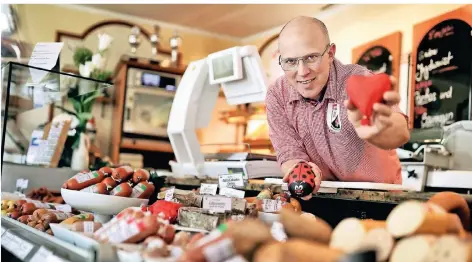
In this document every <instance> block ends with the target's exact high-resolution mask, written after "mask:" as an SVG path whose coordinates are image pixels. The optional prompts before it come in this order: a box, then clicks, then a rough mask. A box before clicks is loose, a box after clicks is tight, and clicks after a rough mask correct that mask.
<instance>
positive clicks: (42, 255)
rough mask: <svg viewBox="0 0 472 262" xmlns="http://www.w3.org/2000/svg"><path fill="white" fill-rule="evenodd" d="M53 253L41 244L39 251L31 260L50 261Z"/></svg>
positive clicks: (33, 261)
mask: <svg viewBox="0 0 472 262" xmlns="http://www.w3.org/2000/svg"><path fill="white" fill-rule="evenodd" d="M51 255H52V252H51V251H49V250H48V249H47V248H45V247H43V246H41V247H40V248H39V249H38V251H36V253H35V254H34V256H33V257H32V258H31V260H30V262H43V261H48V259H49V257H50V256H51Z"/></svg>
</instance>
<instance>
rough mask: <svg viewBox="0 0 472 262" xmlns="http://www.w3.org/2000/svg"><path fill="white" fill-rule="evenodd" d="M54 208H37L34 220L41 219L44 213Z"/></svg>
mask: <svg viewBox="0 0 472 262" xmlns="http://www.w3.org/2000/svg"><path fill="white" fill-rule="evenodd" d="M51 210H52V209H44V208H40V209H36V210H35V211H34V212H33V218H34V220H40V219H41V217H42V216H43V215H44V214H47V213H48V212H50V211H51Z"/></svg>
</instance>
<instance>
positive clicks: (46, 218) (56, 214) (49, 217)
mask: <svg viewBox="0 0 472 262" xmlns="http://www.w3.org/2000/svg"><path fill="white" fill-rule="evenodd" d="M73 216H74V215H73V214H71V213H64V212H62V211H57V210H54V211H51V212H48V213H46V214H44V215H42V216H41V221H43V224H44V225H49V224H50V223H60V222H62V221H64V220H66V219H68V218H70V217H73Z"/></svg>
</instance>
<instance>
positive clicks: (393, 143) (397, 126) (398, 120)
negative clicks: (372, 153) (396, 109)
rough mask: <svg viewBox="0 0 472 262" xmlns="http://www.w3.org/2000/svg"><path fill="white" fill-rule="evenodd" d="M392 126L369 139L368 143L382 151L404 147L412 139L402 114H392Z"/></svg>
mask: <svg viewBox="0 0 472 262" xmlns="http://www.w3.org/2000/svg"><path fill="white" fill-rule="evenodd" d="M391 117H392V122H393V123H392V125H391V126H390V127H388V128H387V129H385V130H384V131H382V132H381V133H379V134H378V135H376V136H374V137H372V138H370V139H368V142H369V143H371V144H373V145H375V146H377V147H379V148H382V149H395V148H398V147H400V146H402V145H404V144H405V143H406V142H408V140H409V139H410V132H409V131H408V122H407V121H406V119H405V116H403V115H402V114H400V113H393V114H392V116H391Z"/></svg>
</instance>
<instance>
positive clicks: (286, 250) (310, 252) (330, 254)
mask: <svg viewBox="0 0 472 262" xmlns="http://www.w3.org/2000/svg"><path fill="white" fill-rule="evenodd" d="M281 252H282V254H281V257H282V260H280V261H281V262H282V261H284V262H285V261H297V262H337V261H339V260H340V258H341V257H342V256H343V255H344V253H343V252H341V251H338V250H335V249H331V248H328V247H327V246H325V245H323V244H321V243H316V242H312V241H307V240H303V239H289V240H287V242H285V243H282V249H281ZM274 262H275V261H274Z"/></svg>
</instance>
